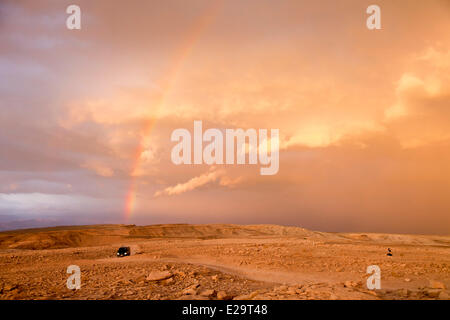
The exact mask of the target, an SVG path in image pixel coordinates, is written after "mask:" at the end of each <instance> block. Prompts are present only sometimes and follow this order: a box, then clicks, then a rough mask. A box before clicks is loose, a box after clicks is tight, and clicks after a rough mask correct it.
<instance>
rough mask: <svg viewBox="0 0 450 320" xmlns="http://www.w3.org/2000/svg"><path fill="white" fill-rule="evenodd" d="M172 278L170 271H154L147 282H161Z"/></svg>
mask: <svg viewBox="0 0 450 320" xmlns="http://www.w3.org/2000/svg"><path fill="white" fill-rule="evenodd" d="M170 277H172V274H171V273H170V272H169V271H153V272H150V274H149V275H148V276H147V278H146V280H147V281H159V280H165V279H168V278H170Z"/></svg>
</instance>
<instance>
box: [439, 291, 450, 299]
mask: <svg viewBox="0 0 450 320" xmlns="http://www.w3.org/2000/svg"><path fill="white" fill-rule="evenodd" d="M439 299H441V300H450V295H449V294H448V293H447V292H445V291H441V293H439Z"/></svg>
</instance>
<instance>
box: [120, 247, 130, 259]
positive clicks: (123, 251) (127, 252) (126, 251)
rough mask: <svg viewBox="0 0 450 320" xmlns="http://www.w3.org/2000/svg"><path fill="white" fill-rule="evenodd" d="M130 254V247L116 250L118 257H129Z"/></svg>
mask: <svg viewBox="0 0 450 320" xmlns="http://www.w3.org/2000/svg"><path fill="white" fill-rule="evenodd" d="M130 254H131V251H130V247H120V248H119V250H117V256H118V257H125V256H129V255H130Z"/></svg>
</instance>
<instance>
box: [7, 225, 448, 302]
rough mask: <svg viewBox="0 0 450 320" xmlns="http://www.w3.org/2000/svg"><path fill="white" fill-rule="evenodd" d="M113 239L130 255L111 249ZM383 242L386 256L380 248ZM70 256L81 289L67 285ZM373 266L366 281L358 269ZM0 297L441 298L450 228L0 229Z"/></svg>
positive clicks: (444, 291) (444, 288) (445, 294)
mask: <svg viewBox="0 0 450 320" xmlns="http://www.w3.org/2000/svg"><path fill="white" fill-rule="evenodd" d="M120 246H129V247H130V248H131V256H129V257H122V258H118V257H116V252H117V249H118V248H119V247H120ZM387 248H391V249H392V253H393V256H387ZM69 265H77V266H79V267H80V269H81V288H80V289H79V290H70V289H68V288H67V286H66V281H67V278H68V277H69V276H70V274H68V273H67V267H68V266H69ZM370 265H377V266H379V267H380V269H381V288H380V289H377V290H369V289H368V288H367V285H366V282H367V277H368V276H370V275H369V274H367V273H366V269H367V267H368V266H370ZM0 270H1V272H0V299H3V300H5V299H126V300H129V299H152V300H163V299H164V300H167V299H188V300H190V299H192V300H201V299H203V300H216V299H219V300H228V299H230V300H231V299H237V300H261V299H289V300H291V299H294V300H303V299H333V300H338V299H363V300H366V299H381V300H385V299H389V300H390V299H441V300H449V299H450V290H449V289H450V236H427V235H396V234H373V233H367V234H356V233H326V232H315V231H309V230H306V229H302V228H297V227H283V226H275V225H187V224H174V225H151V226H135V225H95V226H76V227H74V226H72V227H56V228H45V229H28V230H17V231H8V232H1V233H0Z"/></svg>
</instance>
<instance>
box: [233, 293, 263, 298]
mask: <svg viewBox="0 0 450 320" xmlns="http://www.w3.org/2000/svg"><path fill="white" fill-rule="evenodd" d="M258 294H259V291H253V292H251V293H249V294H244V295H240V296H237V297H235V298H234V299H233V300H252V299H253V298H254V297H256V296H257V295H258Z"/></svg>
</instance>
